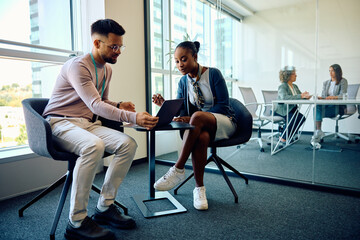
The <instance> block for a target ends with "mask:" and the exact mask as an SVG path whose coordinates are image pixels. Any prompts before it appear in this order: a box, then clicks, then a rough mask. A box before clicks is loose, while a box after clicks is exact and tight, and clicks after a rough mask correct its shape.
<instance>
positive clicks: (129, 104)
mask: <svg viewBox="0 0 360 240" xmlns="http://www.w3.org/2000/svg"><path fill="white" fill-rule="evenodd" d="M119 108H120V109H123V110H126V111H130V112H135V104H133V103H132V102H121V103H120V106H119Z"/></svg>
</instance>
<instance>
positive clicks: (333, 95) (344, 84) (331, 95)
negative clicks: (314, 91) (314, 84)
mask: <svg viewBox="0 0 360 240" xmlns="http://www.w3.org/2000/svg"><path fill="white" fill-rule="evenodd" d="M329 73H330V79H329V80H326V81H325V82H324V83H323V87H322V91H321V97H318V99H326V100H336V99H342V96H343V94H345V93H347V88H348V81H347V80H346V79H345V78H343V77H342V74H343V73H342V69H341V67H340V65H339V64H333V65H331V66H330V67H329ZM345 108H346V105H317V106H316V108H315V114H314V115H315V127H316V131H315V133H314V135H313V136H312V138H311V140H310V144H311V145H312V146H313V147H314V148H316V149H319V148H321V145H320V141H321V140H322V139H323V137H324V136H325V134H324V132H323V131H322V130H321V124H322V120H323V118H324V117H325V118H331V117H335V116H336V115H338V114H340V115H343V114H344V111H345Z"/></svg>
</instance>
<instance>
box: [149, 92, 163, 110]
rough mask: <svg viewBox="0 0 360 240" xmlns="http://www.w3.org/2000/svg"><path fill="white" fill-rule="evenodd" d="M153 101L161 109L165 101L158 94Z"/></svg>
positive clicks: (153, 97)
mask: <svg viewBox="0 0 360 240" xmlns="http://www.w3.org/2000/svg"><path fill="white" fill-rule="evenodd" d="M152 101H153V103H155V104H156V105H158V106H159V107H161V105H162V104H163V103H164V101H165V99H164V98H163V97H162V96H161V94H160V93H157V94H154V95H153V96H152Z"/></svg>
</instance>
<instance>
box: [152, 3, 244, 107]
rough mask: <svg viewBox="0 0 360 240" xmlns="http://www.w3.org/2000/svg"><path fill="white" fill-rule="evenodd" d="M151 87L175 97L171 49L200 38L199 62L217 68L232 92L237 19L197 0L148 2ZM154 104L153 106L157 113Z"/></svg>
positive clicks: (175, 85)
mask: <svg viewBox="0 0 360 240" xmlns="http://www.w3.org/2000/svg"><path fill="white" fill-rule="evenodd" d="M150 22H151V26H150V30H151V32H150V39H151V74H152V78H151V81H152V83H151V86H152V92H151V95H152V94H154V93H161V94H163V96H164V97H165V99H170V98H175V97H176V90H177V84H178V81H179V80H180V77H181V74H180V73H179V72H178V70H177V69H176V67H175V64H174V60H173V55H172V54H173V51H174V48H175V47H176V45H177V44H179V43H180V42H182V41H184V40H191V41H195V40H196V41H199V42H200V44H201V45H200V52H199V62H200V63H201V64H202V65H205V66H210V67H216V68H218V69H219V70H220V71H221V72H222V74H223V76H224V77H225V79H226V80H227V86H228V88H229V94H230V96H231V95H232V82H233V81H235V79H236V78H237V77H238V76H237V75H236V73H237V72H239V71H238V70H237V69H236V68H237V66H234V63H236V62H237V61H236V58H237V57H238V56H236V54H237V52H236V51H234V45H235V43H238V42H239V39H238V36H239V34H238V32H239V31H240V21H239V20H237V19H234V18H232V17H231V16H229V15H228V14H226V13H224V12H220V11H218V10H217V9H216V8H214V6H212V5H210V4H209V3H207V2H204V1H199V0H191V1H188V0H170V1H165V0H152V1H150ZM157 110H158V107H157V106H154V105H153V106H152V111H153V112H156V111H157Z"/></svg>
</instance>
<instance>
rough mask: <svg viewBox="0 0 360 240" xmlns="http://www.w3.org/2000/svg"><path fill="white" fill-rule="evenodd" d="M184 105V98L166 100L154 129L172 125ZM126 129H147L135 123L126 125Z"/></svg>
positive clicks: (157, 115) (158, 114)
mask: <svg viewBox="0 0 360 240" xmlns="http://www.w3.org/2000/svg"><path fill="white" fill-rule="evenodd" d="M183 104H184V98H179V99H171V100H165V101H164V103H163V104H162V105H161V107H160V110H159V111H158V113H157V114H156V117H159V121H158V123H157V124H156V126H155V127H154V128H158V127H163V126H166V125H168V124H170V123H171V121H172V120H173V118H174V117H175V116H176V114H178V113H179V111H180V109H181V107H182V105H183ZM124 127H131V128H137V129H146V128H144V127H141V126H139V125H137V124H135V123H128V124H124Z"/></svg>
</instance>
